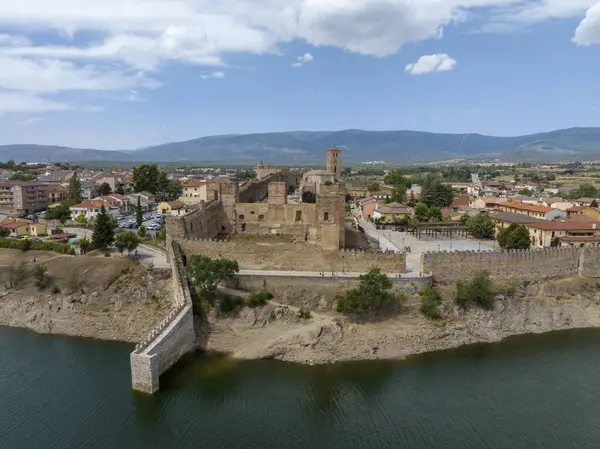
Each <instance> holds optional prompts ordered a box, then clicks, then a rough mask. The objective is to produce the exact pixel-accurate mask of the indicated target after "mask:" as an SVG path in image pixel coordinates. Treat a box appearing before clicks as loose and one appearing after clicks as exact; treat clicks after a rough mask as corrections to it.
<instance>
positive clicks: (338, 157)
mask: <svg viewBox="0 0 600 449" xmlns="http://www.w3.org/2000/svg"><path fill="white" fill-rule="evenodd" d="M327 171H328V172H329V173H335V177H336V178H337V179H342V150H340V149H339V148H336V147H333V148H330V149H329V150H327Z"/></svg>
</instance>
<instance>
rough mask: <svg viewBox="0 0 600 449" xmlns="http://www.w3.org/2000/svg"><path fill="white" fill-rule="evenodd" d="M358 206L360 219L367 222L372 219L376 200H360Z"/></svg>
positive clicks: (371, 198) (369, 198)
mask: <svg viewBox="0 0 600 449" xmlns="http://www.w3.org/2000/svg"><path fill="white" fill-rule="evenodd" d="M359 205H360V211H361V214H362V217H363V218H365V219H367V220H371V219H372V218H373V214H374V213H375V209H377V200H376V199H375V198H373V197H372V196H370V197H368V198H364V199H362V200H360V201H359Z"/></svg>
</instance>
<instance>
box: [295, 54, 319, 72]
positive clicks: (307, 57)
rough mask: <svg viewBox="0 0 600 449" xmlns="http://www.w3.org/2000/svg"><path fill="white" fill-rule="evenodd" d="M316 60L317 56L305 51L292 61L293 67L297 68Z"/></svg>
mask: <svg viewBox="0 0 600 449" xmlns="http://www.w3.org/2000/svg"><path fill="white" fill-rule="evenodd" d="M314 60H315V58H314V57H313V55H311V54H310V53H304V54H303V55H302V56H298V57H297V58H296V61H294V62H293V63H292V67H294V68H296V69H297V68H300V67H302V66H303V65H304V64H306V63H308V62H312V61H314Z"/></svg>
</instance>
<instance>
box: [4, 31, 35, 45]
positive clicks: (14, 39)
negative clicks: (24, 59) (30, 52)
mask: <svg viewBox="0 0 600 449" xmlns="http://www.w3.org/2000/svg"><path fill="white" fill-rule="evenodd" d="M0 45H6V46H9V47H19V46H25V45H31V41H30V40H29V39H27V37H25V36H21V35H14V34H2V33H0Z"/></svg>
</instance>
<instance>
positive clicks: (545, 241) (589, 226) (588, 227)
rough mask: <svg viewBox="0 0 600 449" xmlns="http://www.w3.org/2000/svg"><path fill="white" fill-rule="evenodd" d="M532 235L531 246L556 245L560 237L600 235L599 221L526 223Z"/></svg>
mask: <svg viewBox="0 0 600 449" xmlns="http://www.w3.org/2000/svg"><path fill="white" fill-rule="evenodd" d="M524 226H525V227H527V229H528V230H529V236H530V237H531V246H532V247H534V248H544V247H548V246H556V245H557V244H558V242H559V240H555V239H559V238H560V237H565V236H569V237H589V236H597V235H600V227H599V226H598V224H597V223H581V222H576V221H569V220H561V221H550V222H543V223H531V224H525V225H524Z"/></svg>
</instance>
